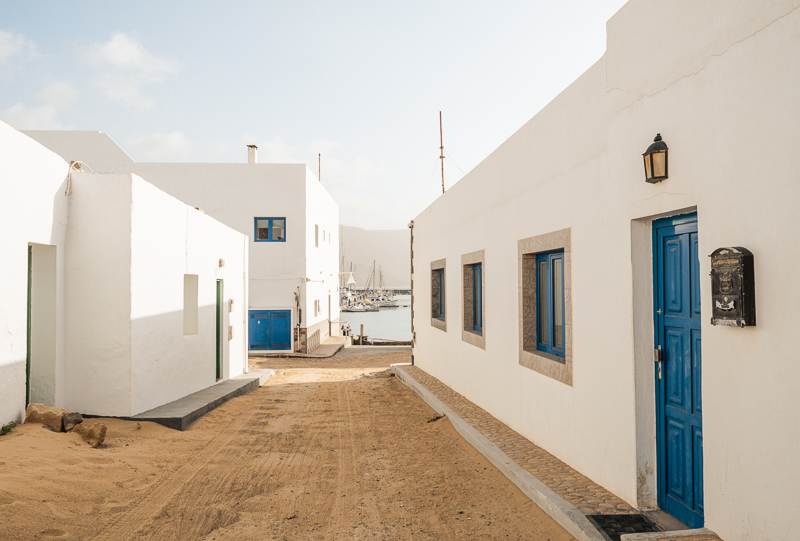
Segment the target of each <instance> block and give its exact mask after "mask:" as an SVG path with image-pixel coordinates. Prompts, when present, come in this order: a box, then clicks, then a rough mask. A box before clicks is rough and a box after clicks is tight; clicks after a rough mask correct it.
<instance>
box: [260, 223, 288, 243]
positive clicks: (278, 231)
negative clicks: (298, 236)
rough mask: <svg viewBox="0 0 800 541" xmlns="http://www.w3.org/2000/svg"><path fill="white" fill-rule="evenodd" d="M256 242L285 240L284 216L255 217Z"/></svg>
mask: <svg viewBox="0 0 800 541" xmlns="http://www.w3.org/2000/svg"><path fill="white" fill-rule="evenodd" d="M255 230H256V231H255V237H254V238H255V241H256V242H286V218H256V219H255Z"/></svg>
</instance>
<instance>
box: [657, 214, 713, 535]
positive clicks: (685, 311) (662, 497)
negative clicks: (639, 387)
mask: <svg viewBox="0 0 800 541" xmlns="http://www.w3.org/2000/svg"><path fill="white" fill-rule="evenodd" d="M653 301H654V302H653V311H654V314H653V318H654V331H655V332H654V335H655V336H654V338H655V344H654V346H655V357H654V359H655V364H656V369H655V398H656V457H657V458H656V463H657V486H658V494H657V496H658V506H659V507H660V508H661V509H663V510H664V511H666V512H667V513H669V514H671V515H672V516H674V517H675V518H677V519H678V520H680V521H682V522H683V523H685V524H686V525H687V526H689V527H691V528H699V527H702V526H703V523H704V507H703V417H702V385H701V367H702V363H701V331H700V317H701V312H700V301H701V299H700V260H699V255H698V230H697V214H696V213H692V214H684V215H681V216H673V217H669V218H662V219H660V220H655V221H654V222H653Z"/></svg>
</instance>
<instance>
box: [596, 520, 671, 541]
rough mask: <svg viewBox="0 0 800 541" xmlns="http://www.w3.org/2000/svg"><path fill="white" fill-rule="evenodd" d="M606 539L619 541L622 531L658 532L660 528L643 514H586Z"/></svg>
mask: <svg viewBox="0 0 800 541" xmlns="http://www.w3.org/2000/svg"><path fill="white" fill-rule="evenodd" d="M586 518H588V519H589V521H590V522H591V523H592V524H594V525H595V526H597V529H598V530H600V531H601V532H602V533H603V535H604V536H605V537H606V539H608V541H620V536H621V535H622V534H624V533H650V532H660V531H661V528H659V527H658V526H656V525H655V523H653V521H652V520H650V519H649V518H647V517H646V516H644V515H586Z"/></svg>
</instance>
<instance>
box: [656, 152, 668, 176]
mask: <svg viewBox="0 0 800 541" xmlns="http://www.w3.org/2000/svg"><path fill="white" fill-rule="evenodd" d="M666 169H667V153H666V152H665V151H663V150H657V151H655V152H653V176H654V177H656V178H658V177H663V176H666V173H667V171H666Z"/></svg>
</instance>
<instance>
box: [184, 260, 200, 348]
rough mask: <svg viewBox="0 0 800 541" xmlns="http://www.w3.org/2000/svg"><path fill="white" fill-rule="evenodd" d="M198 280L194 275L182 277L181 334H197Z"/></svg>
mask: <svg viewBox="0 0 800 541" xmlns="http://www.w3.org/2000/svg"><path fill="white" fill-rule="evenodd" d="M198 289H199V288H198V279H197V275H196V274H184V275H183V334H184V335H192V334H197V321H198V317H197V316H198V304H197V299H198V296H197V293H198Z"/></svg>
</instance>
